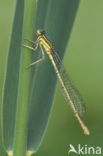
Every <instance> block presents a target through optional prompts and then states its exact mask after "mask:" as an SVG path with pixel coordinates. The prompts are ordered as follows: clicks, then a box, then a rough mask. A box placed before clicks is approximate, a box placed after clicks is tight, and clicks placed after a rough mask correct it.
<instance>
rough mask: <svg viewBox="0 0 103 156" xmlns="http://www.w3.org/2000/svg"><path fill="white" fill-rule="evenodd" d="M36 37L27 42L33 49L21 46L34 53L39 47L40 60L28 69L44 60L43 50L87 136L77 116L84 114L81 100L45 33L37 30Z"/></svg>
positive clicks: (80, 121) (84, 129)
mask: <svg viewBox="0 0 103 156" xmlns="http://www.w3.org/2000/svg"><path fill="white" fill-rule="evenodd" d="M37 35H38V38H37V40H36V42H34V41H32V40H28V41H29V42H31V43H33V44H34V45H35V47H30V46H27V45H23V46H24V47H26V48H29V49H30V50H33V51H35V50H36V49H37V48H38V46H40V48H41V52H42V58H40V59H39V60H37V61H35V62H33V63H31V64H30V65H29V66H28V67H31V66H33V65H34V64H37V63H38V62H41V61H43V60H44V59H45V53H44V49H45V51H46V53H47V54H48V57H49V59H50V61H51V63H52V65H53V67H54V70H55V73H56V75H57V78H58V81H59V84H60V87H61V89H62V92H63V95H64V97H65V99H66V101H67V102H68V103H69V105H70V106H71V108H72V110H73V112H74V115H75V117H76V118H77V120H78V122H79V123H80V125H81V127H82V129H83V131H84V134H86V135H89V134H90V132H89V130H88V128H87V127H86V126H85V124H84V122H83V121H82V120H81V118H80V116H79V115H81V114H82V113H83V112H84V104H83V100H82V98H81V96H80V94H79V92H78V90H77V89H76V88H75V87H74V85H73V83H72V81H71V79H70V78H69V76H68V75H67V73H66V71H65V69H64V67H63V65H62V62H61V59H60V58H59V56H58V54H57V53H56V52H55V50H54V46H53V44H52V43H51V42H50V41H49V40H48V39H47V37H46V35H45V31H44V30H37Z"/></svg>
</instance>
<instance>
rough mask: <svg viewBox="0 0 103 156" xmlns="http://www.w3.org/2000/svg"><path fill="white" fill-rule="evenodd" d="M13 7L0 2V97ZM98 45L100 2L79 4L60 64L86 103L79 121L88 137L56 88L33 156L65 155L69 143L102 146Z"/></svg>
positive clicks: (102, 60) (102, 50) (102, 49)
mask: <svg viewBox="0 0 103 156" xmlns="http://www.w3.org/2000/svg"><path fill="white" fill-rule="evenodd" d="M14 7H15V4H14V1H13V0H9V1H4V0H0V36H1V37H0V94H1V89H2V87H3V81H4V70H5V65H6V57H7V49H8V46H9V40H10V32H11V28H12V20H13V14H14ZM102 42H103V1H102V0H99V1H98V0H90V1H87V0H84V1H80V6H79V8H78V12H77V16H76V19H75V22H74V26H73V29H72V33H71V37H70V40H69V45H68V48H67V52H66V55H65V58H64V65H65V68H66V69H67V71H68V72H69V74H70V76H71V77H72V79H73V82H74V84H75V86H76V87H77V88H78V89H79V91H80V93H81V95H82V96H83V99H84V101H85V103H86V113H85V115H84V117H83V120H84V121H85V123H86V125H87V126H88V127H89V129H90V132H91V135H90V136H84V134H83V132H82V129H81V128H80V125H79V124H78V122H77V121H76V119H75V117H74V114H73V113H72V111H71V109H70V107H69V106H68V104H67V103H66V102H65V99H64V97H63V96H62V93H61V91H60V88H59V87H57V91H56V96H55V102H54V105H53V109H52V113H51V117H50V121H49V124H48V128H47V131H46V133H45V136H44V139H43V141H42V143H41V146H40V148H39V150H38V152H37V153H36V154H35V155H36V156H47V155H49V156H53V155H54V156H56V155H59V156H67V155H68V150H69V144H72V145H74V146H75V147H77V145H78V144H81V145H83V146H84V145H85V144H86V145H87V146H93V147H96V146H100V147H102V146H103V124H102V120H103V82H102V81H103V43H102ZM102 148H103V147H102ZM102 154H103V152H102ZM70 155H73V153H72V154H70ZM74 155H75V154H74Z"/></svg>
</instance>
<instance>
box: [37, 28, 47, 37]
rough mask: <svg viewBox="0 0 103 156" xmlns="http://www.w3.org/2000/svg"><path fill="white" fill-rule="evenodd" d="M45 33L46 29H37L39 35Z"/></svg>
mask: <svg viewBox="0 0 103 156" xmlns="http://www.w3.org/2000/svg"><path fill="white" fill-rule="evenodd" d="M44 34H45V30H40V29H38V30H37V35H38V36H40V35H44Z"/></svg>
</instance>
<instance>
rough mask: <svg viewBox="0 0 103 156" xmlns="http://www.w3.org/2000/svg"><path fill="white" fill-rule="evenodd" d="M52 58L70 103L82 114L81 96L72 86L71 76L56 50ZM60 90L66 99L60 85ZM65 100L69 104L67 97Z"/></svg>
mask: <svg viewBox="0 0 103 156" xmlns="http://www.w3.org/2000/svg"><path fill="white" fill-rule="evenodd" d="M53 58H54V61H55V63H56V66H57V68H58V70H59V71H60V76H61V78H62V80H63V82H64V85H65V88H66V89H67V91H68V94H69V96H70V98H71V100H72V103H73V105H74V107H75V109H76V111H77V112H78V114H79V115H83V114H84V112H85V108H86V107H85V104H84V101H83V99H82V97H81V96H80V94H79V92H78V90H77V89H76V88H75V87H74V85H73V82H72V80H71V78H70V77H69V75H68V74H67V72H66V70H65V69H64V67H63V64H62V62H61V60H60V57H59V56H58V54H57V53H56V52H53ZM61 90H62V93H63V95H64V97H65V99H66V96H65V94H64V92H63V89H62V87H61ZM66 101H67V102H68V103H69V104H70V102H69V101H68V100H67V99H66Z"/></svg>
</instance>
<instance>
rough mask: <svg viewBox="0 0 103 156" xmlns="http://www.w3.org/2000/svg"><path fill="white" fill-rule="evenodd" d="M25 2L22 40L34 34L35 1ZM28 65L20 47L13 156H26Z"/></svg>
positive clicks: (26, 53)
mask: <svg viewBox="0 0 103 156" xmlns="http://www.w3.org/2000/svg"><path fill="white" fill-rule="evenodd" d="M25 2H26V3H25V12H24V15H25V16H24V17H25V19H24V30H23V31H24V34H23V39H24V38H28V39H32V38H33V34H34V32H33V30H34V11H35V0H26V1H25ZM30 63H31V52H30V51H28V49H26V48H24V47H22V52H21V65H20V75H19V91H18V103H17V114H16V125H15V138H14V151H13V156H25V154H26V144H27V142H26V141H27V122H28V112H29V82H30V70H31V69H26V66H28V65H29V64H30Z"/></svg>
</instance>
